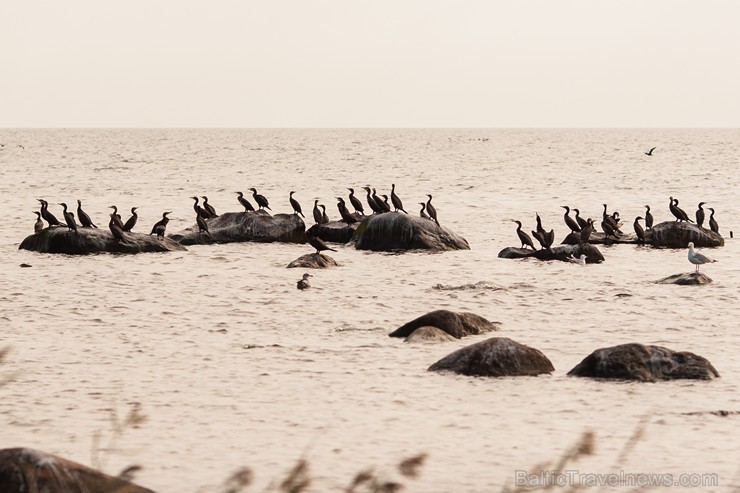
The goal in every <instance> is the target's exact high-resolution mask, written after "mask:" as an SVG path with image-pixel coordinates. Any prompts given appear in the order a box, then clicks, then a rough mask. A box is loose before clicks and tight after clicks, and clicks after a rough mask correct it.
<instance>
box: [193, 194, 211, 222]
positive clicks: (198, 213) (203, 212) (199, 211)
mask: <svg viewBox="0 0 740 493" xmlns="http://www.w3.org/2000/svg"><path fill="white" fill-rule="evenodd" d="M190 198H191V199H193V200H195V203H194V204H193V210H194V211H195V215H196V216H203V217H205V218H209V217H210V216H211V215H210V214H209V213H208V211H207V210H205V209H204V208H202V207H201V206H200V205H198V200H199V199H198V197H190Z"/></svg>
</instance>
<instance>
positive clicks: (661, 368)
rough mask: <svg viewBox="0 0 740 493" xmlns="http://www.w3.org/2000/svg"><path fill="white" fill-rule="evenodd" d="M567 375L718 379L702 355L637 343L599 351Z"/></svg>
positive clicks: (648, 378) (626, 378) (652, 379)
mask: <svg viewBox="0 0 740 493" xmlns="http://www.w3.org/2000/svg"><path fill="white" fill-rule="evenodd" d="M568 375H573V376H577V377H591V378H610V379H619V380H640V381H643V382H653V381H656V380H674V379H684V378H685V379H694V380H709V379H711V378H713V377H719V373H717V370H715V369H714V367H713V366H712V364H711V363H710V362H709V361H707V360H706V359H704V358H702V357H701V356H697V355H696V354H693V353H688V352H676V351H672V350H670V349H667V348H664V347H661V346H645V345H643V344H635V343H632V344H622V345H620V346H613V347H608V348H602V349H597V350H596V351H594V352H593V353H591V354H590V355H588V356H587V357H586V358H585V359H584V360H583V361H581V362H580V363H578V365H576V367H575V368H573V369H572V370H571V371H569V372H568Z"/></svg>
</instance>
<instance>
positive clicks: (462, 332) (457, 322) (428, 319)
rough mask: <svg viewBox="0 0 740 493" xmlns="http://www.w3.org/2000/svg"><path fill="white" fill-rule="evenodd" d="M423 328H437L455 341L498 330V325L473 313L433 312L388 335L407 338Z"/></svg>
mask: <svg viewBox="0 0 740 493" xmlns="http://www.w3.org/2000/svg"><path fill="white" fill-rule="evenodd" d="M425 326H431V327H437V328H438V329H441V330H443V331H444V332H446V333H448V334H450V335H451V336H452V337H454V338H456V339H460V338H461V337H465V336H469V335H475V334H482V333H484V332H490V331H493V330H498V329H499V324H498V323H495V322H489V321H488V320H486V319H485V318H483V317H481V316H479V315H476V314H475V313H469V312H462V313H455V312H451V311H449V310H435V311H433V312H429V313H427V314H426V315H422V316H421V317H419V318H415V319H414V320H412V321H411V322H408V323H405V324H403V325H402V326H401V327H399V328H397V329H396V330H394V331H393V332H391V333H390V334H388V335H389V336H390V337H408V336H409V335H411V333H412V332H414V331H415V330H416V329H418V328H419V327H425Z"/></svg>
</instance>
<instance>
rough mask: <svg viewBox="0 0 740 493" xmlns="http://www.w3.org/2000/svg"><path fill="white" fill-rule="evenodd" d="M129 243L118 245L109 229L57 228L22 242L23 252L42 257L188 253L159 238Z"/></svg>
mask: <svg viewBox="0 0 740 493" xmlns="http://www.w3.org/2000/svg"><path fill="white" fill-rule="evenodd" d="M124 238H125V240H126V241H116V240H115V238H113V235H111V233H110V231H109V230H108V228H100V229H93V228H78V229H77V232H76V233H75V232H74V231H70V230H69V229H67V228H62V227H56V228H46V229H42V230H41V231H40V232H38V233H36V234H33V235H31V236H29V237H27V238H26V239H24V240H23V242H21V244H20V246H19V247H18V248H19V249H21V250H32V251H35V252H41V253H65V254H68V255H84V254H90V253H103V252H109V253H144V252H172V251H187V248H185V247H184V246H182V245H180V244H179V243H177V242H176V241H172V240H170V239H168V238H163V239H159V238H157V237H156V236H155V235H147V234H143V233H124Z"/></svg>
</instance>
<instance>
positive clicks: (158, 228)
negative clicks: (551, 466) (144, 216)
mask: <svg viewBox="0 0 740 493" xmlns="http://www.w3.org/2000/svg"><path fill="white" fill-rule="evenodd" d="M167 214H172V212H171V211H168V212H163V213H162V219H160V220H159V221H157V223H156V224H155V225H154V226H153V227H152V232H151V233H149V234H150V235H153V234H156V235H157V238H159V239H160V240H161V239H162V238H164V231H165V229H166V228H167V223H168V222H170V218H169V217H167Z"/></svg>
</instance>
